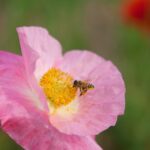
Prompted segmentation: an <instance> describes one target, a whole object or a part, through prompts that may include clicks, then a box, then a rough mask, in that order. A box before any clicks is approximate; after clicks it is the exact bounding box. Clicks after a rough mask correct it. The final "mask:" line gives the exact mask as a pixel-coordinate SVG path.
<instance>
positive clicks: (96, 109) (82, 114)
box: [51, 51, 125, 136]
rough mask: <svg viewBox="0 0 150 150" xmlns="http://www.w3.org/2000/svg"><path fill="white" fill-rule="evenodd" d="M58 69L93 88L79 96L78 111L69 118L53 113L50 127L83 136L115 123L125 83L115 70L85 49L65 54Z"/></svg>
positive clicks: (121, 104) (122, 102)
mask: <svg viewBox="0 0 150 150" xmlns="http://www.w3.org/2000/svg"><path fill="white" fill-rule="evenodd" d="M60 68H61V69H62V70H63V71H66V72H68V73H70V74H71V75H72V76H73V77H74V79H75V80H87V81H88V82H90V83H92V84H94V86H95V89H94V90H91V91H88V93H87V94H86V95H85V96H82V97H80V100H79V101H80V104H79V105H80V106H79V109H80V110H79V112H78V113H77V114H76V115H75V116H73V117H72V119H70V120H66V119H65V118H60V117H59V116H52V117H51V122H52V124H53V126H55V127H56V128H57V129H59V130H60V131H61V132H63V133H67V134H75V135H84V136H85V135H96V134H98V133H100V132H102V131H103V130H106V129H107V128H108V127H110V126H114V125H115V124H116V121H117V117H118V115H122V114H123V113H124V108H125V85H124V81H123V79H122V76H121V74H120V72H119V71H118V69H117V68H116V67H115V66H114V65H113V64H112V63H111V62H110V61H106V60H104V59H103V58H101V57H99V56H97V55H96V54H93V53H92V52H88V51H71V52H68V53H66V54H65V56H64V61H63V64H62V66H60Z"/></svg>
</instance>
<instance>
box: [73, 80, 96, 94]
mask: <svg viewBox="0 0 150 150" xmlns="http://www.w3.org/2000/svg"><path fill="white" fill-rule="evenodd" d="M73 87H75V88H79V89H80V96H82V95H84V94H85V93H86V92H87V91H88V90H91V89H94V85H93V84H91V83H88V82H85V81H80V80H75V81H74V82H73Z"/></svg>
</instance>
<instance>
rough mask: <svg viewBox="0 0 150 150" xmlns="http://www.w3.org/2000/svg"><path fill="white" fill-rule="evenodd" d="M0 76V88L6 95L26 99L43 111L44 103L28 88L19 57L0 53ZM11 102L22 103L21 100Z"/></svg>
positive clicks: (21, 60)
mask: <svg viewBox="0 0 150 150" xmlns="http://www.w3.org/2000/svg"><path fill="white" fill-rule="evenodd" d="M0 76H1V77H0V87H1V89H2V90H3V92H4V93H5V94H6V95H9V96H10V95H11V96H12V97H13V96H15V94H17V95H21V96H22V97H27V98H28V101H29V103H32V104H33V105H35V106H37V107H39V108H43V109H44V107H45V103H43V101H42V100H41V99H40V98H39V95H37V93H35V91H34V90H33V89H32V88H31V87H30V84H29V82H28V80H27V76H26V73H25V66H24V64H23V58H22V57H21V56H18V55H15V54H11V53H8V52H4V51H0ZM10 100H11V98H10ZM13 100H14V101H17V100H18V101H19V102H21V103H22V102H23V101H21V99H13ZM11 101H12V100H11ZM14 101H12V102H14Z"/></svg>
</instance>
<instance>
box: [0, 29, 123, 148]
mask: <svg viewBox="0 0 150 150" xmlns="http://www.w3.org/2000/svg"><path fill="white" fill-rule="evenodd" d="M17 32H18V35H19V41H20V45H21V50H22V56H19V55H15V54H11V53H8V52H4V51H0V76H1V77H0V123H1V128H2V129H3V130H4V131H5V132H6V133H7V134H8V135H9V136H10V137H11V138H12V139H14V140H15V141H16V142H17V143H18V144H19V145H21V146H22V147H23V148H24V149H26V150H43V149H44V150H101V148H100V147H99V146H98V145H97V143H96V142H95V139H94V138H93V137H94V136H95V135H97V134H99V133H100V132H102V131H104V130H105V129H107V128H108V127H110V126H113V125H115V124H116V121H117V117H118V115H122V114H123V113H124V105H125V101H124V100H125V86H124V82H123V79H122V76H121V74H120V72H119V71H118V69H117V68H116V67H115V66H114V65H113V64H112V63H111V62H110V61H106V60H105V59H103V58H102V57H100V56H97V55H96V54H94V53H92V52H88V51H79V50H73V51H70V52H67V53H65V54H64V55H62V53H61V45H60V44H59V42H58V41H57V40H56V39H54V38H53V37H52V36H50V35H49V34H48V32H47V31H46V30H45V29H43V28H40V27H20V28H17Z"/></svg>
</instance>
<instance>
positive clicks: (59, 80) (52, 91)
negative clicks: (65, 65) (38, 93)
mask: <svg viewBox="0 0 150 150" xmlns="http://www.w3.org/2000/svg"><path fill="white" fill-rule="evenodd" d="M40 86H41V87H42V88H43V91H44V93H45V95H46V97H47V99H48V101H49V104H50V105H53V106H54V107H55V108H58V107H60V106H65V105H67V104H69V103H70V102H71V101H72V100H73V99H74V98H75V96H76V93H77V88H75V87H73V78H72V77H71V76H70V75H69V74H68V73H65V72H62V71H61V70H59V69H56V68H52V69H50V70H48V72H46V73H45V74H44V75H43V76H42V78H41V80H40Z"/></svg>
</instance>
